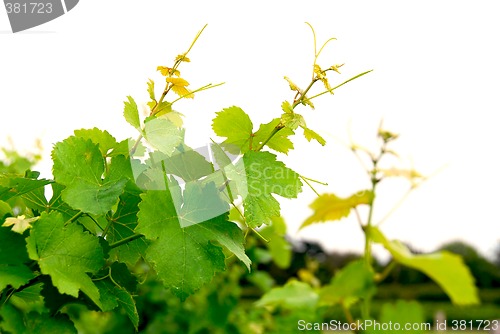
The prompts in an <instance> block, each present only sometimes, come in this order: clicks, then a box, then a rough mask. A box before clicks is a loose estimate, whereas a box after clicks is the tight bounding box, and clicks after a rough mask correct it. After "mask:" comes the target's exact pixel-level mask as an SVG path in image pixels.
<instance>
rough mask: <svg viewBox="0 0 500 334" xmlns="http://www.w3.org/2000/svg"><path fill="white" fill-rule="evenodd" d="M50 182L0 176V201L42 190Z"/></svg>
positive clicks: (5, 175) (6, 175)
mask: <svg viewBox="0 0 500 334" xmlns="http://www.w3.org/2000/svg"><path fill="white" fill-rule="evenodd" d="M51 182H52V181H50V180H45V179H41V180H37V179H32V178H23V177H17V176H13V175H8V174H2V175H0V200H1V201H6V200H8V199H11V198H13V197H17V196H22V195H24V194H27V193H29V192H31V191H34V190H36V189H38V188H43V187H44V186H46V185H47V184H50V183H51Z"/></svg>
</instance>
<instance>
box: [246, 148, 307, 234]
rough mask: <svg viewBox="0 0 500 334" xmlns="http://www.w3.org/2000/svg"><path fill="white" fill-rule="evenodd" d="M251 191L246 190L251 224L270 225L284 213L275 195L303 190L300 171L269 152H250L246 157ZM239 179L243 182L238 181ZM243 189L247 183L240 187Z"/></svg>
mask: <svg viewBox="0 0 500 334" xmlns="http://www.w3.org/2000/svg"><path fill="white" fill-rule="evenodd" d="M243 163H244V165H245V173H246V176H245V179H244V180H243V182H246V186H247V193H242V196H243V205H244V207H245V218H246V222H247V224H248V225H249V226H251V227H258V226H260V225H262V224H270V223H271V221H272V220H271V219H272V217H276V216H279V215H280V206H279V203H278V201H277V200H276V199H275V198H274V197H273V196H272V194H273V193H274V194H276V195H280V196H282V197H286V198H296V197H297V195H298V194H299V193H300V192H301V191H302V182H301V181H300V179H299V176H298V174H297V173H295V172H294V171H293V170H291V169H289V168H287V167H286V166H285V164H284V163H282V162H281V161H277V160H276V155H274V154H272V153H269V152H254V151H249V152H247V153H245V155H244V156H243ZM238 182H240V183H241V182H242V181H241V180H238ZM238 188H239V189H240V191H241V189H243V186H241V185H240V186H238Z"/></svg>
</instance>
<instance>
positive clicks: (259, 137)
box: [253, 118, 294, 154]
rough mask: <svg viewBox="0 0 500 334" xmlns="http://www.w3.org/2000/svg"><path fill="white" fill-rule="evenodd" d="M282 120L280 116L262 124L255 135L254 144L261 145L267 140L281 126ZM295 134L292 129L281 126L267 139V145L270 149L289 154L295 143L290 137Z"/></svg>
mask: <svg viewBox="0 0 500 334" xmlns="http://www.w3.org/2000/svg"><path fill="white" fill-rule="evenodd" d="M280 122H281V120H280V119H279V118H275V119H273V120H272V121H271V122H269V123H266V124H261V125H260V127H259V130H258V131H257V132H256V133H255V135H254V137H253V146H254V147H256V146H257V145H261V144H262V143H263V142H264V141H265V140H267V139H268V138H269V136H270V135H271V133H272V132H273V131H275V129H276V128H277V127H278V126H280ZM293 134H294V132H293V130H292V129H290V128H287V127H284V128H281V129H280V130H279V131H278V132H276V133H275V134H274V135H273V137H272V138H271V139H269V140H268V141H267V143H266V145H267V147H269V148H270V149H273V150H275V151H278V152H281V153H285V154H287V153H288V152H289V151H290V150H293V143H292V141H291V140H290V139H289V138H288V137H290V136H291V135H293Z"/></svg>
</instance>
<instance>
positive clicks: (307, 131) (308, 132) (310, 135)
mask: <svg viewBox="0 0 500 334" xmlns="http://www.w3.org/2000/svg"><path fill="white" fill-rule="evenodd" d="M303 129H304V137H306V139H307V141H311V140H312V139H314V140H316V141H317V142H318V143H320V144H321V146H325V144H326V140H325V139H323V137H321V136H320V135H319V134H317V133H316V132H314V131H313V130H311V129H309V128H306V127H304V128H303Z"/></svg>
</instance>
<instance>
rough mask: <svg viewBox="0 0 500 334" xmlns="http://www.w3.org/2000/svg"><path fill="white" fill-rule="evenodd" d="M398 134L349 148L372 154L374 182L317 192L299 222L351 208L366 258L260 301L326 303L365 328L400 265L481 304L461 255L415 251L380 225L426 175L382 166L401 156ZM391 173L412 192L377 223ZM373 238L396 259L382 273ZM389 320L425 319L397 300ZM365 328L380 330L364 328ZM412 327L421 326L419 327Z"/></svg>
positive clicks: (300, 308)
mask: <svg viewBox="0 0 500 334" xmlns="http://www.w3.org/2000/svg"><path fill="white" fill-rule="evenodd" d="M397 138H398V135H396V134H394V133H391V132H389V131H385V130H383V129H382V128H380V129H379V131H378V139H379V141H380V148H379V151H378V152H375V153H374V152H371V151H370V150H368V149H366V148H363V147H360V146H358V145H354V144H353V145H351V150H352V151H353V152H354V154H356V155H357V156H358V158H359V159H360V161H361V162H363V161H364V160H363V158H364V157H363V156H362V155H365V156H366V157H367V158H368V159H365V160H368V161H369V162H370V163H371V166H369V167H367V166H366V164H364V167H365V170H366V173H367V176H368V178H369V180H370V184H371V187H370V188H369V189H365V190H361V191H357V192H356V193H354V194H353V195H351V196H348V197H346V198H341V197H339V196H337V195H335V194H332V193H327V194H323V195H320V196H318V198H316V199H315V200H314V201H313V202H312V204H311V205H310V207H311V209H312V210H313V213H312V215H311V216H310V217H309V218H307V219H306V220H305V221H304V222H303V224H302V226H301V228H304V227H307V226H310V225H313V224H318V223H322V222H327V221H339V220H341V219H343V218H345V217H347V216H349V215H350V214H351V213H353V214H354V215H355V216H356V218H357V221H358V223H359V226H360V228H361V229H362V231H363V232H364V234H365V253H364V258H363V259H359V260H355V261H352V262H350V263H349V264H348V265H347V266H345V267H344V268H343V269H341V270H340V271H339V272H338V273H336V274H335V276H334V277H333V278H332V280H331V282H330V283H329V284H326V285H325V286H322V287H318V288H316V289H314V288H313V287H314V286H311V285H310V284H305V283H304V282H298V281H290V282H289V283H287V284H286V285H285V286H283V287H278V288H275V289H273V290H271V291H270V292H268V293H267V294H266V295H264V296H263V298H262V299H261V300H260V301H259V303H260V304H262V305H265V306H267V307H270V308H271V309H274V308H276V306H277V305H278V306H280V307H281V308H283V307H284V308H285V309H286V310H288V312H298V313H303V312H305V310H307V311H308V312H309V313H310V314H317V312H321V310H322V309H323V308H325V307H326V308H330V307H341V308H342V309H343V311H344V314H345V318H346V320H347V321H348V322H349V323H350V326H349V327H350V329H351V330H353V331H355V332H361V331H362V330H361V329H360V328H358V327H357V324H359V322H358V321H357V320H369V319H373V318H372V315H371V313H370V305H371V300H372V297H373V296H374V295H375V293H376V290H377V283H380V282H381V281H383V280H384V279H385V278H386V277H387V276H388V275H389V274H390V272H391V270H392V269H393V268H394V267H395V265H396V264H399V265H403V266H406V267H409V268H411V269H414V270H418V271H420V272H422V273H424V274H425V275H427V276H428V277H429V278H431V279H432V280H433V281H434V282H436V283H437V284H438V285H439V286H440V287H441V288H442V289H443V291H444V292H445V293H446V294H447V295H448V297H449V298H450V300H451V302H452V303H453V304H456V305H460V306H464V305H475V304H478V303H479V298H478V291H477V288H476V286H475V282H474V277H473V276H472V274H471V272H470V270H469V268H468V267H467V266H466V265H465V264H464V261H463V259H462V258H461V257H460V256H459V255H457V254H453V253H451V252H449V251H446V250H441V251H438V252H435V253H431V254H413V253H412V252H411V251H410V250H409V249H408V247H406V246H405V245H404V244H402V243H401V242H399V241H397V240H389V239H388V238H387V237H386V236H385V235H384V233H383V232H382V230H381V228H380V225H381V224H382V223H383V222H384V221H385V220H386V219H387V218H388V216H389V215H390V213H392V211H393V210H394V209H395V208H397V207H398V206H399V205H400V204H401V202H402V200H404V199H405V198H406V197H407V195H408V194H409V193H410V192H411V191H413V190H414V189H415V188H417V187H418V186H419V185H420V184H421V183H422V182H423V181H424V180H425V179H426V177H423V176H422V175H421V174H420V173H418V172H417V171H415V170H414V169H398V168H395V167H391V168H387V169H384V168H382V167H381V163H380V161H381V160H383V159H385V158H386V157H387V156H397V154H396V153H395V152H394V151H392V150H391V149H390V147H389V146H390V143H391V142H393V141H394V140H396V139H397ZM392 177H403V178H406V179H407V180H408V182H409V188H408V191H407V193H406V194H405V195H404V196H403V198H402V200H401V201H400V202H399V203H397V204H396V206H395V208H394V209H393V210H391V212H389V214H388V215H386V216H385V217H384V218H382V219H381V220H380V221H379V222H376V223H375V222H374V221H373V208H374V201H375V198H376V189H377V187H378V185H379V184H380V183H381V182H382V181H383V180H385V179H387V178H392ZM362 206H367V207H368V214H367V217H366V219H365V220H363V218H362V215H361V212H360V211H359V208H360V207H362ZM373 243H377V244H380V245H382V246H383V247H384V248H385V249H386V250H387V251H388V252H389V253H390V254H391V256H392V261H391V262H390V263H389V264H387V266H386V267H385V268H383V270H382V271H381V272H376V270H375V268H374V266H373V263H372V262H373V258H372V255H371V245H372V244H373ZM356 303H361V311H362V314H361V319H355V318H354V317H353V316H352V314H351V312H350V308H351V307H352V306H353V305H354V304H356ZM299 304H300V305H299ZM315 312H316V313H315ZM278 314H280V313H278ZM389 320H390V321H392V323H398V324H400V325H401V328H404V327H403V326H404V324H405V323H423V322H424V320H425V318H424V312H423V308H422V307H421V306H420V305H419V304H418V303H417V302H416V301H411V302H404V301H398V302H397V303H396V304H387V305H386V306H385V307H383V308H382V310H381V312H380V319H378V321H379V322H386V323H388V322H389ZM364 332H368V333H371V332H376V331H370V330H365V331H364ZM414 332H422V331H421V330H416V331H414Z"/></svg>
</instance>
